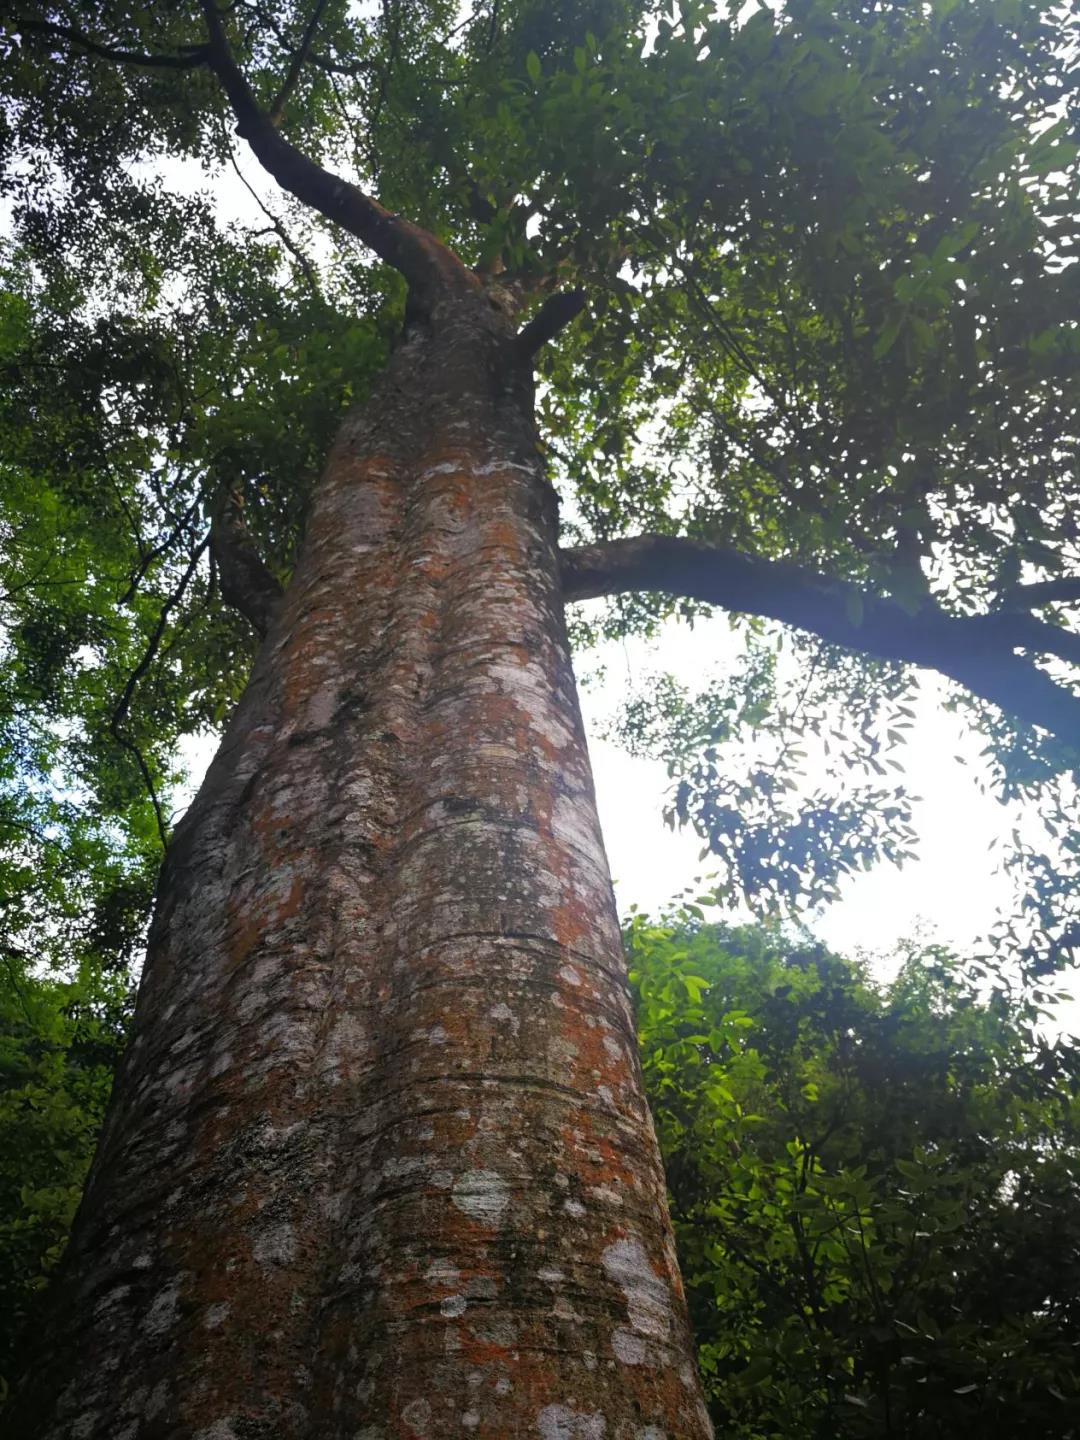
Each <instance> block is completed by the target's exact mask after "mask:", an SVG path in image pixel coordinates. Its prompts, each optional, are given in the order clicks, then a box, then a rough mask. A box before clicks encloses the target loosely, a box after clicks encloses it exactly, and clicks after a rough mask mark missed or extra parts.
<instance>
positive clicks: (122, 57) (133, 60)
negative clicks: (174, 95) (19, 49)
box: [15, 17, 207, 70]
mask: <svg viewBox="0 0 1080 1440" xmlns="http://www.w3.org/2000/svg"><path fill="white" fill-rule="evenodd" d="M15 29H16V30H18V31H19V32H20V34H23V35H42V36H45V37H47V38H50V39H53V40H66V41H67V43H68V44H69V45H77V46H78V47H79V49H80V50H85V51H86V53H87V54H88V55H97V56H100V58H101V59H102V60H111V61H113V63H114V64H117V65H146V66H149V67H151V68H152V69H159V70H194V69H195V68H196V66H198V65H205V64H206V55H207V47H206V46H205V45H185V46H183V47H182V48H183V52H184V53H183V54H182V55H142V54H139V53H138V52H137V51H134V50H118V49H116V48H115V47H114V46H112V45H102V44H101V42H100V41H98V40H94V39H93V38H92V37H91V36H89V35H84V34H83V32H82V31H81V30H75V29H74V28H73V27H72V26H70V25H56V24H54V23H53V22H52V21H50V20H29V19H22V18H21V17H20V18H19V19H18V20H16V21H15Z"/></svg>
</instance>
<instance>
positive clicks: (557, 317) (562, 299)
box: [517, 290, 585, 359]
mask: <svg viewBox="0 0 1080 1440" xmlns="http://www.w3.org/2000/svg"><path fill="white" fill-rule="evenodd" d="M584 308H585V291H584V290H566V291H564V292H563V293H562V294H560V295H551V296H549V297H548V299H547V300H545V301H544V303H543V305H541V307H540V309H539V310H538V311H537V312H536V314H535V315H534V316H533V318H532V319H531V320H530V321H529V323H528V324H527V325H523V326H522V328H521V329H520V330H519V331H518V337H517V343H518V350H519V351H520V352H521V354H522V355H523V356H524V357H525V358H526V359H528V358H530V357H531V356H533V355H535V354H536V352H537V351H538V350H539V349H540V347H541V346H542V345H546V344H547V343H548V341H549V340H554V338H555V336H556V335H558V333H559V331H560V330H565V328H566V327H567V325H569V324H570V321H571V320H574V319H576V318H577V316H578V315H580V314H581V312H582V310H584Z"/></svg>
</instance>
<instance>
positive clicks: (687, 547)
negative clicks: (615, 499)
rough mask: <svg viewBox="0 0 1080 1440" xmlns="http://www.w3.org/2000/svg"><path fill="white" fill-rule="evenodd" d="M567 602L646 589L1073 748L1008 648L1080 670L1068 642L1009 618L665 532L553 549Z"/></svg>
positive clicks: (1037, 681)
mask: <svg viewBox="0 0 1080 1440" xmlns="http://www.w3.org/2000/svg"><path fill="white" fill-rule="evenodd" d="M562 569H563V593H564V596H565V598H566V599H567V600H585V599H588V598H590V597H593V596H599V595H616V594H621V593H624V592H626V591H628V590H654V591H661V592H663V593H665V594H669V595H680V596H685V597H687V598H689V599H693V600H701V601H703V602H704V603H706V604H709V605H719V606H722V607H723V608H724V609H726V610H739V611H742V612H744V613H745V614H748V615H761V616H766V617H768V618H769V619H772V620H780V621H782V622H783V623H784V624H787V625H793V626H795V627H796V628H798V629H800V630H806V631H808V632H809V633H810V634H812V635H818V636H820V638H821V639H823V640H826V641H828V642H829V643H830V644H833V645H842V646H844V647H845V648H846V649H849V650H855V651H861V652H862V653H863V654H866V655H873V656H875V657H876V658H877V659H881V660H894V661H901V662H904V663H908V664H912V665H920V666H923V667H925V668H928V669H931V670H937V671H939V672H940V673H941V674H942V675H946V676H948V677H949V678H950V679H952V680H956V681H958V682H959V684H961V685H963V686H964V687H965V688H966V689H968V690H970V691H971V693H972V694H973V695H977V696H979V697H980V699H983V700H989V701H991V702H992V703H993V704H994V705H997V706H999V707H1000V708H1001V709H1002V710H1004V711H1005V712H1006V713H1007V714H1010V715H1013V716H1015V717H1016V718H1017V719H1019V720H1021V721H1023V722H1024V723H1026V724H1030V725H1038V726H1040V727H1041V728H1042V729H1044V730H1048V731H1050V732H1051V733H1052V734H1054V735H1056V736H1057V737H1058V738H1059V739H1060V740H1062V741H1064V742H1065V744H1066V745H1069V746H1073V747H1076V748H1078V749H1080V696H1077V695H1075V694H1073V693H1072V692H1071V691H1069V690H1067V689H1066V688H1065V687H1064V686H1062V685H1058V684H1056V683H1055V682H1054V681H1053V680H1052V679H1051V678H1050V677H1049V676H1048V675H1046V674H1044V673H1043V671H1041V670H1039V669H1038V667H1037V666H1036V665H1034V664H1033V663H1032V661H1031V660H1029V659H1027V658H1025V657H1022V656H1019V655H1016V654H1015V653H1014V650H1015V649H1016V648H1023V649H1026V650H1029V651H1034V652H1036V653H1039V654H1052V655H1057V656H1059V657H1060V658H1062V659H1068V660H1071V661H1073V662H1075V663H1078V664H1080V637H1077V636H1075V635H1072V634H1070V633H1069V632H1067V631H1063V630H1059V629H1057V628H1056V627H1054V626H1049V625H1044V624H1042V623H1041V622H1039V621H1034V620H1033V621H1030V622H1028V621H1025V622H1023V623H1022V624H1021V625H1020V626H1017V625H1016V623H1015V622H1016V621H1017V619H1019V618H1020V617H1016V616H1014V615H1011V614H1003V615H999V614H991V615H977V616H953V615H948V614H946V613H945V611H943V610H942V609H940V608H939V607H938V606H937V605H935V604H933V603H932V602H929V601H928V602H926V603H924V604H923V605H922V606H921V608H920V609H919V610H918V611H916V612H915V613H914V614H912V613H911V612H910V611H908V610H906V609H905V608H904V607H903V606H902V605H899V604H898V603H897V602H896V601H895V600H887V599H882V598H880V597H878V596H876V595H873V594H871V593H870V592H868V591H866V590H864V589H862V588H861V587H860V586H858V585H855V584H853V583H852V582H850V581H846V580H835V579H832V578H830V577H828V576H825V575H819V574H817V573H815V572H814V571H812V570H806V569H803V568H802V567H801V566H797V565H789V564H786V563H782V562H778V561H773V560H762V559H760V558H757V557H755V556H752V555H745V554H743V553H742V552H741V551H738V550H732V549H728V548H726V547H724V546H721V545H711V544H708V543H706V542H704V541H700V540H690V539H686V538H683V537H680V536H672V535H639V536H637V537H636V538H635V539H632V540H613V541H611V542H609V543H608V544H605V545H583V546H578V547H575V548H573V549H569V550H564V551H563V552H562Z"/></svg>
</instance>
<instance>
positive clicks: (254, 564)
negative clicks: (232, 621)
mask: <svg viewBox="0 0 1080 1440" xmlns="http://www.w3.org/2000/svg"><path fill="white" fill-rule="evenodd" d="M210 554H211V555H212V556H213V558H214V561H215V563H216V565H217V568H218V575H219V576H220V578H221V598H222V599H223V600H224V601H225V604H226V605H231V606H232V607H233V609H234V610H239V612H240V614H241V615H243V617H244V619H245V620H247V621H248V623H249V624H250V625H251V627H252V629H253V630H254V631H255V633H256V634H257V635H258V636H259V638H260V639H262V637H263V636H265V634H266V632H267V629H268V628H269V625H270V621H271V620H272V619H273V617H274V611H275V610H276V609H277V606H278V601H279V600H280V599H281V596H282V589H281V586H280V585H279V584H278V582H277V580H276V579H275V577H274V576H273V575H272V574H271V573H270V571H269V570H268V569H267V566H266V562H265V561H264V560H263V558H262V556H261V555H260V554H259V551H258V549H257V547H256V545H255V542H254V541H253V540H252V538H251V534H250V532H249V531H248V528H247V525H246V524H245V522H244V511H243V498H242V496H241V495H240V492H239V491H238V490H225V491H223V492H222V494H221V496H220V497H219V499H218V501H217V504H216V505H215V506H214V511H213V515H212V516H211V520H210Z"/></svg>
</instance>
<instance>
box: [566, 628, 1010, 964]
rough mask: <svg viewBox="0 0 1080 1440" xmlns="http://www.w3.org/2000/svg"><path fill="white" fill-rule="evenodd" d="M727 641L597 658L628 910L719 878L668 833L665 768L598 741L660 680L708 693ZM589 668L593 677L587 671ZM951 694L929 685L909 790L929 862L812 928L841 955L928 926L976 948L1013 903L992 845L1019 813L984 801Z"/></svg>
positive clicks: (685, 841) (849, 897)
mask: <svg viewBox="0 0 1080 1440" xmlns="http://www.w3.org/2000/svg"><path fill="white" fill-rule="evenodd" d="M729 634H730V632H729V630H728V627H727V623H726V621H725V620H724V619H722V618H718V619H716V620H714V621H712V622H709V623H707V624H704V625H703V624H702V623H701V622H700V621H699V622H698V623H697V624H696V625H695V627H694V629H693V630H690V629H689V627H687V626H686V625H683V624H679V623H678V622H674V621H673V622H670V623H669V624H668V625H667V626H666V627H665V630H664V632H663V634H662V635H661V637H660V638H659V639H658V640H657V641H656V642H652V643H648V642H643V641H630V642H627V643H626V644H618V643H609V644H607V645H606V646H605V647H604V648H603V649H602V650H601V651H600V652H597V654H598V658H599V659H600V660H602V662H603V663H604V666H605V670H606V674H605V678H604V680H603V682H602V683H600V684H596V685H592V684H586V685H585V686H583V688H582V708H583V710H584V713H585V720H586V726H587V728H588V730H589V736H590V739H589V748H590V752H591V754H592V759H593V769H594V773H595V777H596V788H597V799H598V803H599V807H600V815H601V820H602V821H603V825H604V833H605V837H606V840H607V847H608V856H609V859H610V861H611V869H612V874H613V876H614V879H615V882H616V889H617V893H618V896H619V902H620V906H621V907H622V908H625V907H626V906H627V905H629V904H632V903H636V904H637V905H639V906H640V907H642V908H648V909H654V910H655V909H657V908H659V907H661V906H663V905H664V904H665V902H667V901H668V900H669V899H670V898H671V897H672V896H673V895H675V893H676V892H677V891H679V890H681V889H682V888H683V887H684V886H686V885H688V884H690V883H691V882H692V881H693V880H694V879H695V878H696V877H697V876H700V875H707V874H708V873H709V869H710V866H709V862H708V860H707V859H706V860H705V861H701V860H700V858H699V857H700V852H701V848H702V846H701V841H700V840H699V839H698V838H697V837H696V836H695V835H693V834H692V833H690V832H689V831H686V830H684V831H676V832H672V831H671V830H669V829H668V828H667V827H666V826H665V825H664V824H663V822H662V819H661V810H662V808H663V798H664V795H665V794H666V792H667V790H668V789H669V788H670V782H669V781H668V779H667V774H666V770H665V766H664V764H663V763H662V762H661V761H650V760H642V759H637V758H634V757H631V756H628V755H627V754H626V753H625V751H624V750H623V749H622V748H621V747H620V746H619V745H617V744H615V743H613V742H611V741H610V740H606V739H604V738H602V735H601V733H600V732H601V731H602V730H603V729H604V728H605V722H606V721H607V719H608V718H609V717H610V716H611V714H612V712H613V711H614V710H615V709H616V708H617V707H618V705H619V703H620V701H621V699H622V697H623V695H624V694H625V693H626V692H627V691H628V690H629V689H630V688H631V687H633V686H636V685H637V684H640V683H641V682H642V681H643V680H645V679H646V677H647V676H648V675H651V674H655V673H656V672H657V671H658V670H670V671H671V672H672V673H673V674H674V675H675V676H676V678H678V679H679V680H681V681H683V682H684V683H685V684H687V685H688V686H690V687H692V688H699V687H701V686H702V685H703V683H704V681H705V680H706V679H707V677H708V672H709V671H710V669H714V668H716V669H722V667H723V663H724V657H725V655H730V653H731V643H730V639H729ZM583 661H584V663H583V664H582V666H581V669H582V670H583V671H587V670H588V669H589V668H590V667H589V664H588V659H587V658H586V657H583ZM717 662H719V663H717ZM944 693H945V691H944V685H942V684H938V683H937V681H936V680H935V679H934V677H933V676H930V675H927V676H926V677H925V679H924V681H923V683H922V685H921V694H920V700H919V703H918V705H917V711H918V719H917V722H916V725H915V728H914V730H913V731H912V737H911V740H910V742H909V744H908V745H907V747H906V749H905V752H904V755H903V757H902V758H903V760H904V764H905V769H906V772H907V776H906V778H907V784H908V788H909V789H910V790H911V791H912V792H913V793H914V794H916V795H919V796H921V797H923V798H922V800H921V802H920V803H919V804H918V805H917V806H916V810H915V821H916V829H917V831H918V833H919V836H920V844H919V847H918V848H919V858H918V860H917V861H913V862H909V863H908V864H907V865H906V866H905V867H904V868H903V869H896V868H895V867H892V866H884V865H883V866H879V867H878V868H876V869H875V870H873V871H870V872H868V873H862V874H860V875H858V876H855V877H852V878H851V879H850V880H849V881H848V882H847V884H846V885H845V893H844V896H843V898H842V899H841V900H840V901H838V902H836V903H835V904H833V905H831V906H829V907H827V908H826V909H825V910H824V911H823V912H819V914H818V915H816V916H815V917H813V926H814V929H815V930H816V931H817V932H818V933H819V934H820V935H821V937H822V938H823V939H825V940H826V941H828V943H829V944H831V945H834V946H836V948H837V949H840V950H851V949H853V948H854V947H856V946H858V947H865V948H866V949H869V950H881V949H891V948H892V947H893V946H894V945H895V943H896V942H897V941H898V940H901V939H903V938H905V937H907V936H910V935H911V934H912V933H913V932H914V931H915V929H916V928H918V927H919V926H920V925H923V926H925V927H929V928H930V929H931V930H932V932H933V934H934V936H935V938H938V939H941V940H942V941H946V942H948V943H950V944H952V945H955V946H960V947H964V946H968V945H970V944H971V943H972V942H973V941H974V940H975V939H976V938H977V937H978V936H979V935H980V934H981V933H983V932H985V930H986V929H987V928H988V926H989V924H990V922H991V921H992V919H993V912H994V910H995V908H996V906H997V905H998V904H999V903H1003V902H1004V901H1005V900H1006V899H1007V898H1008V887H1007V885H1006V884H1005V882H1004V881H1003V880H1002V879H1001V878H1000V877H998V876H996V875H995V866H996V860H995V857H994V854H993V852H991V850H990V849H989V842H990V841H991V839H993V838H994V837H995V836H996V837H1000V838H1002V839H1003V838H1004V837H1005V836H1006V835H1007V834H1008V833H1009V831H1010V830H1011V828H1012V825H1013V823H1014V820H1015V819H1016V818H1017V817H1018V815H1019V811H1018V809H1017V807H1015V806H1010V807H1005V806H1002V805H1001V804H999V803H998V802H997V801H996V800H995V799H993V798H992V796H990V795H988V794H984V793H982V792H981V791H980V789H979V786H978V784H977V778H976V777H977V775H978V773H979V770H980V761H979V754H978V752H979V748H980V747H979V742H978V741H977V740H976V739H975V738H974V737H972V735H971V734H970V733H966V732H965V730H964V726H963V723H962V721H961V720H960V718H959V717H958V716H956V715H952V714H950V713H948V712H947V711H945V710H944V709H943V708H942V703H941V702H942V698H943V696H944ZM957 756H962V757H963V758H964V760H965V761H966V763H961V761H960V760H959V759H957Z"/></svg>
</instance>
